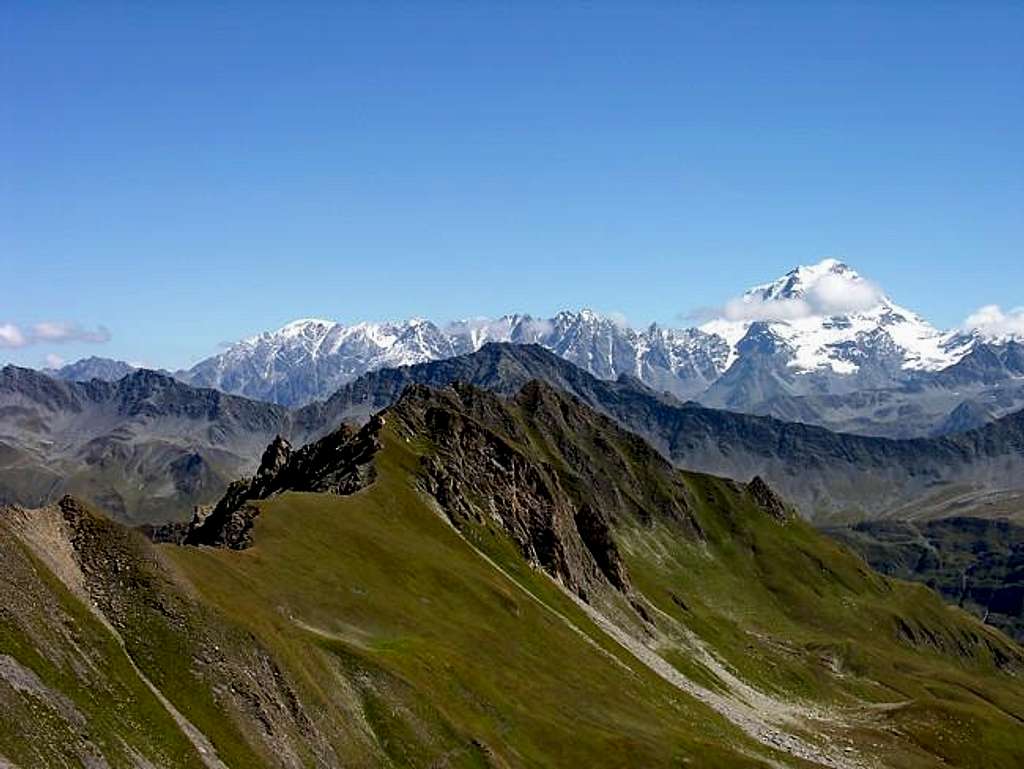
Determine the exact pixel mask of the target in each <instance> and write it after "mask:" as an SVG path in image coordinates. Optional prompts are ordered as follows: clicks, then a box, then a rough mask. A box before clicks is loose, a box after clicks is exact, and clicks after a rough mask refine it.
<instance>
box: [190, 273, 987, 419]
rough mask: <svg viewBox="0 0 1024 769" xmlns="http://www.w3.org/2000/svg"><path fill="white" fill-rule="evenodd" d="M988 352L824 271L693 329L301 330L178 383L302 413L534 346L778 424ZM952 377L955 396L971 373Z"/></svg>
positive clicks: (567, 321) (502, 325)
mask: <svg viewBox="0 0 1024 769" xmlns="http://www.w3.org/2000/svg"><path fill="white" fill-rule="evenodd" d="M1003 325H1005V324H1003ZM989 341H990V339H989V338H988V337H987V336H986V334H985V333H984V332H983V331H982V330H978V329H976V330H973V331H971V332H967V331H964V330H957V331H951V332H944V331H940V330H938V329H936V328H934V327H933V326H932V325H930V324H929V323H928V322H927V321H925V320H924V319H923V318H921V317H920V316H919V315H917V314H916V313H914V312H912V311H911V310H908V309H906V308H904V307H901V306H899V305H897V304H895V303H894V302H893V301H892V300H891V299H889V297H887V296H886V295H885V294H884V292H882V290H881V289H880V288H879V287H878V286H876V285H875V284H873V283H872V282H871V281H869V280H867V279H865V278H863V277H862V276H860V275H859V274H858V273H857V272H856V271H855V270H853V269H851V268H850V267H849V266H847V265H845V264H843V263H842V262H839V261H837V260H834V259H826V260H824V261H822V262H820V263H818V264H815V265H810V266H803V267H797V268H796V269H794V270H792V271H790V272H789V273H787V274H786V275H783V276H782V277H780V278H778V279H777V280H774V281H771V282H770V283H765V284H763V285H759V286H755V287H754V288H751V289H750V290H748V291H747V292H746V293H744V294H742V295H741V296H739V297H737V298H736V299H733V300H732V301H729V302H727V303H726V304H725V305H724V306H723V307H722V308H721V309H720V311H719V312H718V313H717V317H714V318H711V319H709V320H708V321H707V322H705V323H704V324H702V325H701V326H699V327H696V328H685V329H675V328H666V327H662V326H658V325H651V326H649V327H647V328H644V329H633V328H630V327H629V326H627V325H625V324H623V323H621V322H619V321H617V320H615V319H613V318H610V317H607V316H604V315H601V314H598V313H595V312H593V311H591V310H586V309H585V310H580V311H575V312H570V311H565V312H560V313H558V314H557V315H555V316H554V317H551V318H537V317H533V316H530V315H505V316H502V317H500V318H496V319H470V320H462V321H457V322H453V323H449V324H445V325H438V324H435V323H432V322H431V321H429V320H424V319H420V318H415V319H412V320H407V321H400V322H386V323H357V324H355V325H343V324H341V323H337V322H335V321H330V320H317V319H306V320H297V321H294V322H292V323H289V324H287V325H286V326H284V327H282V328H280V329H277V330H276V331H269V332H266V333H263V334H259V335H258V336H254V337H251V338H249V339H245V340H243V341H241V342H238V343H237V344H235V345H233V346H232V347H230V348H229V349H228V350H226V351H225V352H223V353H221V354H219V355H215V356H213V357H212V358H208V359H207V360H204V361H202V362H201V363H199V364H198V365H196V366H194V367H193V368H192V369H189V370H188V371H182V372H179V373H178V374H177V376H178V377H179V378H181V379H183V380H184V381H186V382H188V383H190V384H193V385H198V386H206V387H214V388H217V389H220V390H224V391H226V392H229V393H235V394H241V395H246V396H249V397H252V398H258V399H261V400H269V401H273V402H276V403H280V404H284V405H288V406H296V405H302V404H305V403H308V402H310V401H312V400H314V399H317V398H323V397H326V396H328V395H330V394H331V393H332V392H334V391H335V390H336V389H337V388H338V387H340V386H341V385H342V384H344V383H346V382H348V381H351V380H352V379H355V378H356V377H358V376H360V375H361V374H363V373H366V372H367V371H372V370H375V369H379V368H385V367H394V366H402V365H409V364H415V363H423V362H427V361H431V360H437V359H441V358H448V357H451V356H454V355H460V354H464V353H469V352H473V351H476V350H478V349H480V347H481V346H483V345H484V344H486V343H488V342H512V343H520V344H527V343H534V344H539V345H542V346H543V347H546V348H548V349H550V350H552V351H553V352H555V353H557V354H558V355H560V356H562V357H564V358H566V359H567V360H569V361H571V362H572V363H574V364H576V365H578V366H580V367H581V368H583V369H586V370H587V371H589V372H590V373H592V374H594V375H595V376H598V377H601V378H606V379H614V378H617V377H619V376H622V375H629V376H633V377H636V378H638V379H640V380H641V381H643V382H644V383H646V384H648V385H649V386H651V387H653V388H655V389H657V390H659V391H669V392H671V393H673V394H674V395H676V396H677V397H680V398H684V399H685V398H694V399H698V400H701V401H702V402H704V403H707V404H711V405H718V406H725V407H728V408H732V409H736V410H755V411H760V412H762V413H774V411H772V408H774V407H770V406H766V405H765V404H772V403H774V402H776V401H777V400H778V399H790V402H787V403H786V404H785V407H784V408H785V409H787V410H789V411H792V410H794V409H796V411H798V412H800V413H803V411H802V409H803V405H800V406H799V408H798V406H797V405H794V404H793V403H792V402H791V399H793V398H807V397H811V396H813V397H816V398H822V397H830V398H831V397H843V396H846V395H849V394H850V393H856V392H862V391H865V390H878V389H886V388H893V387H897V386H902V385H904V384H906V383H907V382H908V381H910V380H914V381H916V382H918V383H920V382H921V381H922V377H923V378H928V377H931V376H934V375H936V372H941V371H945V370H947V369H951V367H953V366H954V365H955V364H957V363H958V362H960V361H961V360H964V358H965V356H967V355H968V354H969V353H971V352H972V351H975V350H977V349H979V346H981V345H987V344H988V343H989ZM999 343H1000V344H1004V345H1005V344H1006V343H1007V340H999ZM960 368H961V369H963V368H964V367H963V366H961V367H960ZM976 368H977V365H975V364H972V365H971V366H969V367H967V369H966V370H967V371H969V372H972V371H974V370H975V369H976ZM958 376H959V379H958V385H957V386H958V387H959V386H961V385H962V380H963V378H964V376H970V374H963V373H961V374H959V375H958ZM947 378H948V377H947ZM990 378H991V377H990ZM987 384H989V385H990V384H991V382H987ZM943 402H945V401H943ZM804 405H805V404H804ZM954 405H955V404H954ZM808 408H809V407H808ZM787 413H789V412H788V411H787ZM929 418H930V417H929ZM808 419H809V420H810V421H814V420H813V418H812V417H808ZM826 421H827V420H826ZM822 423H825V422H824V421H823V422H822Z"/></svg>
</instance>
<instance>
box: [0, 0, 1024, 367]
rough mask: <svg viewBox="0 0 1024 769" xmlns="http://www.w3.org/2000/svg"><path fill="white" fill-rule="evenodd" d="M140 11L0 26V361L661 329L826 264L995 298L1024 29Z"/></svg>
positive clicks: (338, 8) (724, 9)
mask: <svg viewBox="0 0 1024 769" xmlns="http://www.w3.org/2000/svg"><path fill="white" fill-rule="evenodd" d="M142 5H143V4H137V3H128V2H124V3H113V2H96V3H78V4H75V3H63V2H62V3H47V2H43V1H37V2H31V3H29V2H23V3H8V4H5V7H4V9H3V10H2V11H0V276H2V284H0V290H2V303H0V329H2V328H4V327H8V329H9V327H15V326H16V327H17V329H20V330H21V332H22V337H23V338H22V339H21V340H20V341H18V340H16V339H14V337H12V336H11V335H10V334H8V337H7V338H8V344H7V346H6V347H3V348H2V349H0V359H5V360H11V361H15V362H18V363H23V364H27V365H39V364H40V363H41V361H42V360H43V358H44V356H46V355H48V354H57V355H60V356H61V357H64V358H67V359H73V358H76V357H79V356H81V355H86V354H100V355H109V356H112V357H121V358H124V359H127V360H133V361H144V362H148V363H150V364H152V365H161V366H168V367H176V366H180V365H185V364H188V363H191V362H194V361H195V360H197V359H199V358H201V357H205V356H206V355H209V354H211V353H214V352H216V350H217V346H218V343H219V342H221V341H223V340H231V339H235V338H238V337H240V336H243V335H247V334H250V333H253V332H256V331H259V330H262V329H265V328H272V327H276V326H278V325H281V324H282V323H284V322H286V321H288V320H290V319H293V318H297V317H308V316H317V317H328V318H335V319H338V320H342V321H355V320H360V319H383V318H402V317H407V316H412V315H420V316H426V317H430V318H434V319H438V320H447V319H451V318H456V317H463V316H478V315H496V314H501V313H504V312H509V311H527V312H532V313H535V314H548V313H551V312H554V311H556V310H558V309H560V308H565V307H571V308H575V307H580V306H590V307H594V308H596V309H599V310H603V311H607V312H612V311H614V312H619V313H624V314H625V315H626V316H627V317H628V318H629V319H630V320H631V321H632V322H634V323H637V324H643V323H647V322H649V321H652V320H656V321H659V322H666V323H677V324H681V323H683V321H681V320H679V319H680V317H681V316H685V315H686V314H687V313H688V312H690V311H692V310H693V309H695V308H698V307H706V306H709V305H716V304H720V303H722V302H724V301H726V300H727V299H728V298H729V297H731V296H733V295H735V294H736V293H738V292H740V291H741V290H742V289H744V288H745V287H747V286H748V285H750V284H753V283H757V282H760V281H764V280H767V279H770V278H773V277H775V276H776V275H778V274H781V273H782V272H785V271H786V270H787V269H789V268H790V267H792V266H794V265H796V264H799V263H809V262H815V261H818V260H819V259H820V258H822V257H825V256H838V257H841V258H843V259H845V260H846V261H848V262H849V263H850V264H852V265H853V266H855V267H856V268H857V269H859V270H860V271H861V272H862V273H864V274H866V275H867V276H869V277H871V278H872V279H874V280H875V281H877V282H878V283H879V284H881V285H882V286H883V287H884V288H885V289H886V290H887V291H888V292H889V293H890V294H891V295H892V296H893V297H894V298H895V299H896V300H897V301H898V302H900V303H902V304H904V305H907V306H910V307H912V308H914V309H917V310H919V311H920V312H921V313H922V314H924V315H925V316H926V317H927V318H929V319H930V320H932V321H933V322H934V323H936V324H937V325H941V326H950V325H953V324H957V323H959V322H961V321H962V319H963V318H964V317H965V316H966V315H967V314H968V313H970V312H972V311H973V310H974V309H975V308H977V307H978V306H980V305H985V304H1000V305H1002V306H1003V307H1005V308H1012V307H1016V306H1019V305H1021V304H1024V297H1022V296H1021V293H1022V292H1021V285H1022V284H1024V253H1022V244H1024V217H1022V210H1024V131H1022V130H1021V126H1022V125H1024V49H1022V47H1021V44H1020V41H1021V40H1022V39H1024V5H1022V4H1021V3H1019V2H1014V3H1005V4H999V3H984V2H983V3H950V4H943V3H939V2H929V3H920V4H919V3H910V2H902V3H900V2H896V3H885V4H883V3H856V4H835V3H810V2H808V3H799V4H785V3H769V4H760V3H750V4H738V3H713V4H712V3H680V4H676V3H668V2H664V3H650V4H647V3H642V2H641V3H625V2H623V3H618V4H615V3H603V2H591V3H587V4H582V3H580V4H575V3H529V2H527V3H515V4H513V3H487V2H480V3H466V2H459V3H441V2H429V1H428V0H423V1H422V2H416V3H374V4H372V5H370V4H366V5H363V4H358V3H330V4H327V3H325V4H323V5H317V4H315V3H305V4H289V5H286V4H279V5H278V4H260V3H257V2H247V3H244V4H243V3H238V4H233V3H217V4H212V3H185V2H178V3H164V4H145V6H146V7H142ZM295 5H301V6H302V7H301V8H296V7H295ZM172 6H173V7H172ZM39 323H50V324H63V325H51V326H50V327H49V328H50V329H51V330H55V333H53V334H50V335H46V334H38V333H37V334H34V335H33V332H31V329H32V327H33V326H34V325H35V324H39ZM99 327H103V329H106V330H107V332H109V333H104V331H103V330H102V329H100V328H99ZM62 336H63V337H67V338H68V341H64V342H59V341H58V339H60V338H61V337H62ZM108 336H109V340H108V341H103V340H104V339H106V338H107V337H108ZM0 338H2V337H0ZM12 345H16V346H12Z"/></svg>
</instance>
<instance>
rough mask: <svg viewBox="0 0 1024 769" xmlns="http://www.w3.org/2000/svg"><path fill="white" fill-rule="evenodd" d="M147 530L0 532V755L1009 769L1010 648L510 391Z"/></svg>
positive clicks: (91, 517)
mask: <svg viewBox="0 0 1024 769" xmlns="http://www.w3.org/2000/svg"><path fill="white" fill-rule="evenodd" d="M160 538H162V539H165V540H167V539H170V540H174V542H166V541H165V542H163V543H160V544H153V543H151V542H150V541H148V540H147V539H145V538H144V537H143V536H142V535H141V534H140V532H138V531H136V530H130V529H127V528H124V527H123V526H121V525H119V524H116V523H112V522H111V521H109V520H107V519H106V518H104V517H103V516H102V515H100V514H99V513H96V512H94V511H91V510H89V509H88V508H86V507H84V506H83V505H81V504H79V503H76V502H75V501H74V500H71V499H65V500H63V501H62V502H61V503H60V504H59V505H55V506H52V507H47V508H42V509H38V510H23V509H20V508H9V509H7V510H6V511H5V512H4V513H3V515H2V517H0V570H2V573H3V574H4V579H3V580H2V581H0V590H2V594H0V606H2V607H3V611H2V613H0V757H2V760H0V764H2V763H6V764H14V765H15V766H19V767H51V766H103V765H107V766H111V767H120V766H194V767H203V766H206V767H221V766H227V767H232V768H235V767H304V766H323V767H335V766H360V767H362V766H382V767H385V766H386V767H391V766H423V767H434V766H451V767H551V766H554V767H584V766H585V767H604V766H606V767H626V766H628V767H634V766H635V767H680V766H693V767H723V768H724V767H779V766H785V767H814V766H825V767H839V768H842V769H846V768H847V767H849V768H850V769H855V768H859V767H900V768H904V767H906V768H908V769H909V768H915V767H921V768H922V769H923V768H924V767H935V766H960V767H979V768H980V767H986V768H987V767H1006V768H1007V769H1010V768H1011V767H1020V766H1021V765H1024V740H1022V739H1021V736H1022V734H1024V732H1022V728H1024V721H1022V719H1024V689H1022V687H1021V685H1020V680H1021V679H1020V676H1021V674H1022V673H1024V653H1022V652H1021V649H1020V647H1018V646H1016V645H1015V644H1013V643H1012V642H1011V641H1009V640H1008V639H1007V638H1006V637H1005V636H1003V635H1002V634H1000V633H999V632H998V631H995V630H993V629H991V628H988V627H986V626H984V625H982V624H981V623H980V622H978V621H977V620H975V619H974V618H972V617H970V616H969V615H967V614H965V613H963V612H961V611H960V610H958V609H956V608H953V607H949V606H946V605H944V604H943V603H942V602H941V600H940V599H939V598H938V597H937V596H936V595H935V594H934V593H932V592H931V591H929V590H927V589H926V588H924V587H921V586H914V585H910V584H906V583H903V582H899V581H895V580H891V579H889V578H886V577H883V576H881V575H878V574H876V573H874V572H872V571H870V570H869V569H868V568H867V567H866V565H865V564H864V562H863V561H862V560H860V559H859V558H856V557H854V556H853V555H851V554H850V553H848V552H847V551H846V550H844V549H842V548H841V547H840V546H839V545H837V544H835V543H833V542H832V541H831V540H828V539H826V538H824V537H823V536H822V535H820V534H818V533H817V532H815V531H814V530H813V529H812V528H811V527H810V526H809V525H808V524H806V523H805V522H804V521H803V520H801V519H800V518H799V517H798V516H796V515H795V514H794V512H793V511H792V510H791V509H790V508H788V507H787V505H786V504H785V503H784V502H783V501H782V500H781V499H779V497H778V496H777V495H776V494H775V493H774V492H773V491H772V489H771V486H770V484H767V483H765V482H763V481H761V480H755V481H752V482H751V483H749V484H741V483H738V482H734V481H731V480H727V479H724V478H718V477H714V476H709V475H702V474H698V473H690V472H682V471H679V470H677V469H676V468H674V467H673V466H671V465H670V464H669V463H668V461H667V460H665V459H664V458H663V457H662V456H661V455H660V454H659V453H658V452H656V451H655V450H654V449H652V448H651V447H650V446H648V445H647V444H646V443H645V442H644V441H643V440H642V439H640V438H638V437H637V436H636V435H634V434H632V433H629V432H626V431H624V430H622V429H621V428H619V427H618V426H617V425H616V423H614V422H613V421H611V420H610V419H609V418H607V417H605V416H602V415H600V414H598V413H597V412H595V411H593V410H591V409H590V408H588V407H586V406H584V405H583V404H582V403H581V402H580V401H578V400H576V399H575V398H573V397H570V396H567V395H565V394H563V393H561V392H559V391H558V390H556V389H554V388H552V387H551V386H549V385H545V384H541V383H538V382H530V383H528V384H526V385H525V386H523V387H522V388H521V389H520V390H518V391H517V392H515V393H512V394H511V395H509V396H508V397H501V396H498V395H496V394H493V393H488V392H484V391H482V390H478V389H476V388H473V387H469V386H464V385H453V386H450V387H445V388H442V389H433V388H430V387H426V386H412V387H409V388H407V389H406V390H405V392H404V395H403V396H402V397H401V398H400V399H399V400H398V401H397V402H396V403H395V404H394V405H393V406H391V407H389V408H387V409H385V410H384V411H383V412H381V413H379V414H378V415H377V416H376V417H375V418H373V419H371V420H369V421H368V422H367V423H366V424H365V425H364V426H363V427H361V428H358V429H357V428H347V427H343V428H341V429H340V430H338V431H336V432H334V433H332V434H330V435H328V436H326V437H324V438H322V439H320V440H318V441H316V442H315V443H312V444H310V445H308V446H306V447H304V448H301V449H298V450H292V448H291V447H290V446H289V445H288V444H287V443H286V442H284V441H283V440H281V441H275V442H274V443H273V444H272V445H271V447H270V448H269V449H268V450H267V451H266V452H265V453H264V455H263V462H262V464H261V466H260V469H259V470H258V472H257V473H256V475H255V476H254V477H253V478H251V479H249V480H247V481H242V482H238V483H236V484H234V485H233V486H232V487H231V488H230V489H229V490H228V492H227V494H226V495H225V496H224V497H223V498H222V499H221V500H220V501H219V502H218V503H217V504H216V505H214V506H213V508H212V509H211V510H209V511H207V513H206V514H204V515H200V516H197V517H196V519H195V520H194V521H193V522H192V524H190V525H188V526H184V527H178V528H174V529H164V530H162V531H161V532H160ZM178 543H184V544H178Z"/></svg>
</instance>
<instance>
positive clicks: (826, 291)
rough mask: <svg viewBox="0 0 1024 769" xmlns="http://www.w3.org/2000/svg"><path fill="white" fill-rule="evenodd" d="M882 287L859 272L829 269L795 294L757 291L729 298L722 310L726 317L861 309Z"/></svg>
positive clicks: (819, 314) (873, 302)
mask: <svg viewBox="0 0 1024 769" xmlns="http://www.w3.org/2000/svg"><path fill="white" fill-rule="evenodd" d="M883 296H884V294H883V292H882V289H881V288H880V287H879V286H877V285H876V284H874V283H872V282H871V281H870V280H865V279H864V278H861V277H859V276H856V277H850V276H849V275H843V274H837V273H828V274H825V275H822V276H821V277H819V278H817V279H816V280H815V281H814V282H813V283H812V284H811V285H810V286H808V287H806V289H805V290H804V292H803V294H802V295H801V296H798V297H785V298H781V299H776V298H765V297H764V296H763V295H762V294H760V293H750V294H745V295H743V296H741V297H737V298H735V299H730V300H729V301H728V302H726V303H725V306H724V307H723V308H722V310H721V314H722V316H723V317H724V318H725V319H726V320H734V321H737V320H738V321H755V320H766V321H771V320H799V319H801V318H810V317H827V316H829V315H846V314H849V313H855V312H863V311H864V310H869V309H871V308H872V307H875V306H877V305H878V304H879V302H881V301H882V298H883Z"/></svg>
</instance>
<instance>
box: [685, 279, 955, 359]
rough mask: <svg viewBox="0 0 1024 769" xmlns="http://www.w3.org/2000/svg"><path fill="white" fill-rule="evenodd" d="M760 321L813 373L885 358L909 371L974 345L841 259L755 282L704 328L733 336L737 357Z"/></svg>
mask: <svg viewBox="0 0 1024 769" xmlns="http://www.w3.org/2000/svg"><path fill="white" fill-rule="evenodd" d="M755 324H756V326H757V329H758V333H764V332H768V333H770V334H772V335H773V336H774V337H775V338H776V339H778V340H779V341H780V343H781V344H783V345H785V347H786V348H787V351H788V353H789V356H790V357H789V360H788V361H787V365H788V366H789V367H790V368H792V369H794V370H795V371H797V372H805V373H806V372H820V371H822V370H830V371H831V372H833V373H835V374H845V375H852V374H856V373H857V372H858V371H859V370H860V369H861V368H862V367H863V366H865V365H871V364H873V363H878V362H880V361H884V362H885V363H886V365H892V364H896V365H898V366H899V368H900V369H902V370H906V371H938V370H940V369H943V368H946V367H947V366H951V365H953V364H954V363H956V362H957V361H958V360H960V358H962V357H963V356H964V354H965V353H966V352H967V348H968V347H969V340H967V339H965V338H964V337H963V336H962V335H959V334H956V333H949V332H941V331H939V330H937V329H936V328H934V327H933V326H931V325H930V324H929V323H928V322H927V321H925V320H923V319H922V318H921V317H920V316H918V315H917V314H916V313H914V312H912V311H910V310H907V309H905V308H903V307H900V306H898V305H896V304H894V303H893V302H892V301H891V300H890V299H889V298H888V297H887V296H885V294H883V293H882V292H881V290H880V289H879V288H878V287H876V286H875V285H874V284H872V283H870V282H869V281H867V280H865V279H864V278H862V277H861V276H860V275H859V274H857V272H855V271H854V270H853V269H851V268H850V267H848V266H847V265H845V264H843V263H842V262H840V261H837V260H835V259H825V260H824V261H822V262H819V263H818V264H815V265H811V266H807V267H797V268H796V269H795V270H792V271H791V272H789V273H787V274H786V275H783V276H782V277H781V278H778V279H777V280H774V281H772V282H771V283H766V284H764V285H761V286H755V287H754V288H752V289H750V290H749V291H747V292H746V293H745V294H743V296H742V297H740V298H739V299H738V300H733V301H732V302H729V303H728V304H727V305H726V306H725V308H724V309H723V317H721V318H716V319H714V320H711V321H709V322H707V323H705V324H704V325H702V326H701V330H703V331H705V332H706V333H708V334H714V335H717V336H720V337H722V338H723V339H725V340H726V342H727V343H728V345H729V348H730V351H731V354H730V359H729V364H730V365H731V364H732V362H733V361H734V360H735V359H736V357H737V356H738V355H739V349H740V342H741V341H742V339H743V337H744V336H746V334H747V333H748V332H749V331H750V329H751V327H752V326H755Z"/></svg>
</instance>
